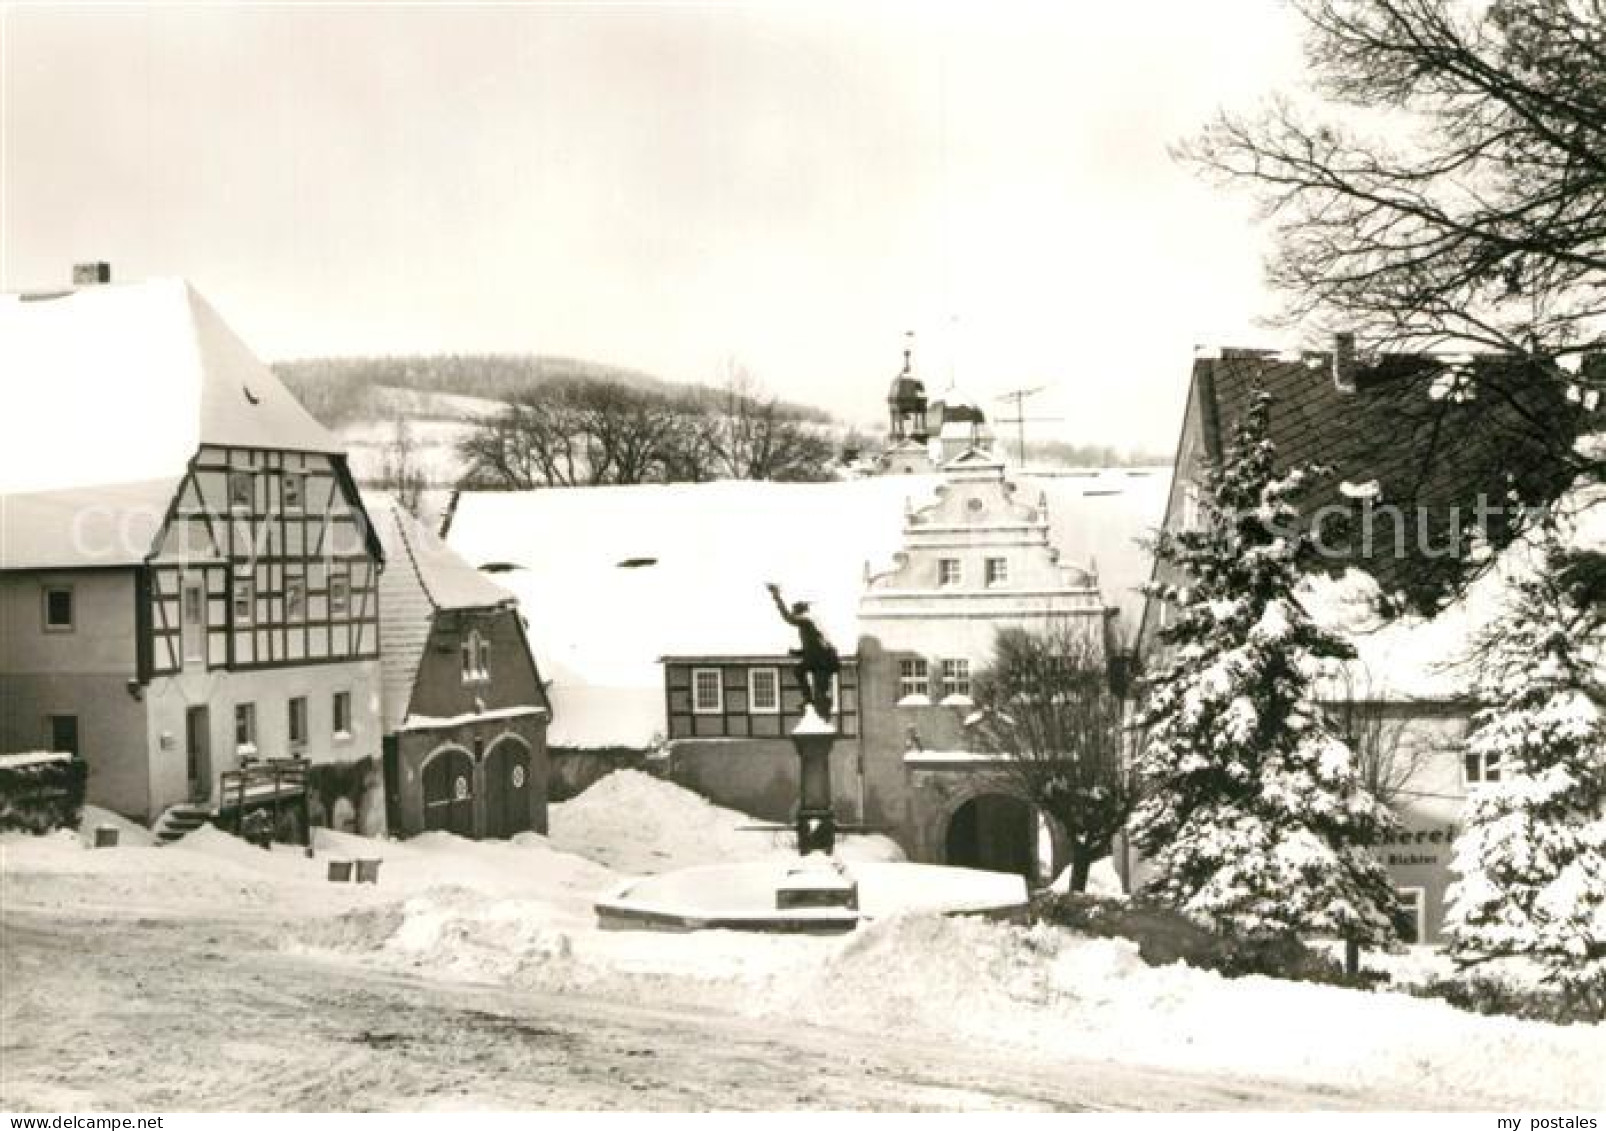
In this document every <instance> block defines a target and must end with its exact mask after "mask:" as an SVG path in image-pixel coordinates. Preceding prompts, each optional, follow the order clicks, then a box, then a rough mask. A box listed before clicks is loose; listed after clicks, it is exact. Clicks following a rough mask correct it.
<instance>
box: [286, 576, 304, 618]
mask: <svg viewBox="0 0 1606 1131" xmlns="http://www.w3.org/2000/svg"><path fill="white" fill-rule="evenodd" d="M284 615H285V617H286V618H287V619H289V620H300V619H301V618H302V617H304V616H306V615H307V579H306V578H304V577H287V578H285V579H284Z"/></svg>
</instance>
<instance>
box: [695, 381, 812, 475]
mask: <svg viewBox="0 0 1606 1131" xmlns="http://www.w3.org/2000/svg"><path fill="white" fill-rule="evenodd" d="M721 393H722V396H721V400H720V403H719V404H718V405H717V406H713V407H712V409H711V411H710V412H709V413H708V414H707V415H706V416H705V418H704V419H705V422H706V425H707V433H706V435H707V439H708V444H709V447H710V448H711V450H712V452H713V454H714V457H715V459H716V461H717V466H718V469H719V474H720V475H721V476H722V477H725V478H730V479H775V480H793V481H797V480H818V479H824V478H827V477H828V473H829V466H830V463H831V442H830V440H829V439H827V438H826V437H825V436H823V435H821V434H820V433H819V432H818V431H817V430H815V429H813V428H811V427H810V426H809V425H808V424H807V423H806V422H804V421H802V420H799V419H797V417H796V415H795V414H794V413H790V412H787V411H786V409H785V407H784V406H783V405H782V404H781V403H780V402H779V401H778V400H776V398H775V397H774V396H773V395H772V394H770V393H768V392H767V391H766V390H765V389H764V388H763V386H762V385H760V383H759V382H758V380H757V379H756V378H755V377H754V376H753V375H752V373H751V372H749V371H748V369H747V368H746V367H745V366H743V365H742V364H741V363H740V362H739V361H736V360H735V359H729V360H727V361H726V362H725V367H724V374H723V381H722V389H721Z"/></svg>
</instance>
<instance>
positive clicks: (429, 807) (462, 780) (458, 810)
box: [423, 747, 474, 837]
mask: <svg viewBox="0 0 1606 1131" xmlns="http://www.w3.org/2000/svg"><path fill="white" fill-rule="evenodd" d="M423 777H424V830H425V831H426V832H427V831H429V830H431V829H445V830H446V831H447V832H449V833H456V834H457V835H458V836H466V837H472V836H473V835H474V759H473V758H471V757H469V754H468V751H466V750H459V749H457V748H456V747H447V748H445V749H443V750H440V751H439V752H437V753H434V754H431V755H430V756H429V758H428V759H426V760H425V762H424V771H423Z"/></svg>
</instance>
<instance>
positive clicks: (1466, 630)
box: [1300, 484, 1606, 701]
mask: <svg viewBox="0 0 1606 1131" xmlns="http://www.w3.org/2000/svg"><path fill="white" fill-rule="evenodd" d="M1552 512H1553V515H1554V517H1555V518H1556V520H1557V522H1558V526H1559V529H1560V530H1561V531H1562V532H1563V533H1562V537H1563V538H1564V540H1565V542H1566V544H1568V545H1571V546H1573V547H1575V548H1577V549H1580V550H1593V551H1597V552H1606V488H1602V487H1600V486H1599V485H1598V484H1595V485H1589V486H1583V485H1580V486H1578V487H1575V488H1574V489H1573V490H1572V491H1569V492H1568V493H1567V494H1565V495H1563V496H1562V498H1561V499H1559V500H1557V502H1556V503H1555V504H1554V506H1553V507H1552ZM1535 538H1536V535H1535V534H1533V533H1532V532H1530V533H1529V534H1528V535H1527V536H1525V537H1523V538H1521V539H1519V540H1518V541H1516V542H1514V543H1513V544H1512V545H1510V546H1508V547H1506V548H1505V549H1504V550H1502V551H1501V552H1500V554H1499V556H1498V557H1497V558H1496V559H1495V560H1494V561H1493V562H1492V563H1491V564H1490V567H1489V569H1488V570H1487V571H1486V572H1484V573H1483V574H1481V575H1480V576H1478V577H1477V578H1476V579H1475V580H1474V581H1473V582H1472V584H1471V585H1469V586H1468V587H1467V590H1466V592H1465V593H1464V594H1463V595H1462V596H1461V597H1460V598H1459V599H1457V600H1456V601H1454V602H1452V603H1451V604H1450V605H1449V606H1448V607H1446V608H1445V609H1444V610H1443V611H1441V612H1439V613H1438V614H1437V615H1436V616H1433V617H1421V616H1404V617H1400V618H1397V619H1393V620H1385V619H1384V618H1383V617H1382V616H1380V615H1379V613H1378V608H1379V602H1380V598H1381V596H1382V591H1381V587H1380V586H1379V585H1378V583H1377V581H1376V579H1374V578H1373V577H1372V576H1371V575H1370V574H1368V573H1365V572H1363V571H1361V570H1359V569H1353V568H1352V569H1349V570H1347V571H1346V572H1345V573H1344V574H1343V575H1341V576H1339V577H1336V578H1335V577H1325V576H1315V577H1311V578H1308V579H1306V581H1304V582H1303V583H1302V588H1301V593H1300V600H1301V603H1302V604H1304V606H1305V607H1306V609H1307V610H1308V611H1309V612H1310V613H1311V615H1312V616H1313V617H1314V618H1315V619H1316V620H1317V621H1318V622H1320V623H1321V624H1323V625H1325V626H1326V627H1328V628H1332V629H1335V630H1337V631H1339V632H1341V633H1342V634H1343V635H1344V637H1345V639H1347V640H1348V641H1349V642H1350V643H1351V644H1353V645H1354V646H1355V650H1356V653H1357V656H1356V659H1355V660H1353V661H1351V662H1350V663H1349V664H1347V665H1345V667H1344V669H1343V670H1342V671H1341V672H1340V673H1339V674H1338V675H1336V676H1335V677H1334V678H1331V679H1327V680H1324V681H1322V683H1321V685H1320V687H1319V692H1320V693H1321V694H1323V695H1324V696H1329V697H1332V698H1346V697H1349V696H1351V695H1353V696H1355V697H1357V698H1370V699H1377V700H1385V701H1402V700H1403V701H1409V700H1426V701H1445V700H1462V699H1468V698H1471V697H1472V696H1473V694H1474V691H1475V679H1476V675H1477V668H1476V665H1475V663H1474V662H1473V661H1474V660H1475V655H1474V649H1475V646H1476V644H1477V642H1478V641H1479V640H1480V639H1481V638H1482V637H1483V636H1484V635H1485V634H1486V633H1488V632H1489V631H1491V630H1492V629H1494V628H1496V627H1497V626H1498V624H1499V623H1500V621H1501V619H1502V618H1503V616H1504V612H1505V603H1506V601H1507V600H1508V599H1509V598H1510V596H1511V593H1512V591H1513V586H1514V585H1515V583H1516V582H1517V581H1518V580H1520V579H1522V578H1524V577H1528V576H1532V575H1533V573H1534V570H1535V568H1536V566H1537V563H1538V560H1539V559H1538V551H1537V549H1536V544H1535ZM1601 662H1602V663H1603V664H1606V656H1602V657H1601Z"/></svg>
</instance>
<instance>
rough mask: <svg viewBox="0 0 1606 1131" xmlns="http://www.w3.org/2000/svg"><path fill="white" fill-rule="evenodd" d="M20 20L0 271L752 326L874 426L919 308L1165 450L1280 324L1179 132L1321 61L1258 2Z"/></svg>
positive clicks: (542, 336)
mask: <svg viewBox="0 0 1606 1131" xmlns="http://www.w3.org/2000/svg"><path fill="white" fill-rule="evenodd" d="M3 20H4V25H3V26H4V43H3V66H4V75H3V93H4V108H3V120H4V138H3V154H0V166H3V169H0V172H3V182H4V184H3V188H4V216H3V233H0V235H3V245H4V246H3V251H0V287H3V288H4V289H7V290H18V289H32V288H40V287H49V286H55V285H59V284H62V283H64V282H65V281H67V279H68V278H69V273H70V267H71V264H72V263H73V262H74V261H77V260H84V259H92V258H99V259H106V260H109V261H111V263H112V265H113V270H114V273H115V277H117V278H120V279H124V280H127V279H136V278H143V277H146V276H153V275H183V276H187V277H188V278H189V279H190V280H191V281H192V282H193V283H194V284H195V285H196V286H197V287H198V288H199V289H200V290H201V291H202V293H204V294H206V295H207V296H208V297H209V298H210V299H211V300H212V302H213V303H214V304H215V305H216V306H217V307H218V308H219V309H220V311H221V312H222V313H223V315H224V317H225V318H227V319H228V320H229V321H230V322H231V323H232V324H233V325H234V327H235V328H236V329H237V330H238V331H239V332H240V333H241V334H242V336H244V337H245V339H246V340H247V341H248V342H249V343H250V344H251V346H252V347H253V348H254V349H255V350H256V352H257V353H258V354H259V355H261V356H262V357H264V358H265V359H267V360H278V359H282V358H292V357H302V356H310V355H316V354H345V353H407V352H437V351H457V352H472V351H518V352H525V351H530V352H540V353H549V354H564V355H570V356H576V357H583V358H588V359H593V360H597V361H605V362H611V363H615V364H619V365H624V366H629V367H633V368H639V369H643V370H646V371H648V372H652V373H656V374H658V375H660V376H664V377H667V378H670V379H675V380H710V379H713V378H714V377H715V375H716V373H717V371H718V370H719V368H720V365H721V362H722V361H723V359H725V358H727V357H731V356H734V357H737V358H739V359H741V360H742V361H743V362H744V363H745V364H746V365H747V366H748V367H749V368H750V369H751V370H753V372H754V373H755V374H756V375H758V377H759V378H760V379H761V380H762V381H763V382H765V383H766V384H767V385H768V386H769V387H770V388H772V389H773V390H775V391H776V392H778V393H781V394H782V395H785V396H789V397H793V398H798V399H802V400H807V401H812V402H814V403H818V404H821V405H823V406H824V407H827V408H830V409H832V410H833V411H836V412H838V413H840V414H842V415H844V416H847V417H849V418H851V419H859V420H870V421H879V420H880V419H881V414H882V411H883V410H882V402H883V398H884V397H885V395H886V386H887V384H888V381H889V380H890V378H891V377H892V375H893V374H894V373H895V372H896V370H897V368H898V363H899V357H900V350H901V349H902V338H903V332H904V331H905V330H909V329H913V330H915V331H916V332H917V347H916V348H917V362H918V364H919V367H920V369H921V372H922V376H924V377H925V379H926V381H927V384H928V387H930V388H931V389H932V390H933V391H940V390H941V389H942V388H943V387H945V386H946V385H947V384H948V382H949V380H950V378H952V379H955V380H957V382H958V385H959V386H960V388H962V389H964V390H967V391H968V392H970V393H971V394H972V395H973V396H975V397H976V398H978V399H980V400H981V401H983V403H984V405H986V406H988V407H990V408H991V409H993V410H994V415H995V416H996V415H1006V414H1007V412H1008V410H1007V409H1006V408H1005V407H1004V406H1003V405H1002V404H1000V403H997V402H993V401H991V400H990V398H992V397H995V396H997V395H998V394H1000V393H1003V392H1006V391H1008V390H1010V389H1012V388H1018V387H1021V386H1036V385H1047V386H1050V392H1048V393H1045V394H1044V395H1043V396H1042V397H1040V398H1038V399H1037V401H1035V402H1033V403H1031V404H1030V405H1029V408H1030V409H1031V410H1032V412H1033V413H1034V414H1040V415H1058V416H1061V417H1063V418H1064V419H1063V420H1062V421H1060V422H1058V423H1053V424H1043V425H1039V426H1037V432H1038V434H1040V435H1047V434H1050V433H1052V434H1056V435H1059V436H1062V437H1064V438H1066V439H1072V440H1082V441H1095V442H1104V443H1115V444H1118V445H1121V446H1127V447H1131V446H1140V447H1143V448H1147V449H1150V450H1159V451H1169V450H1170V448H1171V446H1172V445H1173V444H1174V442H1175V438H1176V428H1177V424H1178V420H1179V416H1180V410H1181V404H1182V397H1183V392H1184V389H1185V387H1186V381H1187V375H1188V369H1189V365H1190V361H1191V356H1192V349H1193V346H1194V344H1195V343H1201V342H1209V343H1216V344H1222V343H1228V344H1257V343H1267V342H1270V338H1269V336H1268V334H1267V332H1266V331H1264V330H1260V329H1257V328H1256V327H1255V326H1254V319H1255V318H1256V316H1258V315H1261V314H1264V313H1266V312H1267V311H1268V310H1269V308H1270V299H1269V298H1268V296H1267V295H1266V294H1265V293H1264V292H1263V290H1262V288H1261V286H1260V283H1259V265H1260V258H1261V255H1262V251H1263V240H1262V238H1261V236H1260V235H1259V233H1258V232H1257V230H1256V229H1255V228H1254V227H1253V225H1252V224H1251V213H1250V208H1249V205H1248V202H1247V201H1246V200H1244V199H1242V198H1239V197H1235V196H1231V195H1227V194H1223V193H1221V192H1219V191H1217V190H1213V189H1211V188H1210V187H1209V186H1207V185H1204V184H1202V183H1200V182H1199V181H1198V180H1197V179H1196V178H1195V177H1194V175H1193V174H1192V173H1190V172H1189V171H1188V170H1186V169H1184V168H1180V167H1177V166H1176V165H1174V164H1173V163H1172V161H1171V160H1170V158H1169V157H1168V156H1167V153H1166V146H1167V145H1168V144H1169V143H1171V142H1174V141H1176V140H1177V139H1179V138H1181V137H1184V136H1187V135H1188V134H1190V133H1192V132H1193V131H1194V130H1195V129H1196V128H1197V127H1198V125H1199V124H1200V123H1201V122H1202V121H1204V119H1205V118H1207V117H1208V115H1209V114H1210V112H1211V111H1212V110H1213V109H1214V108H1215V107H1216V106H1217V105H1219V104H1222V103H1224V102H1225V103H1228V104H1232V105H1240V106H1241V105H1249V104H1252V103H1253V102H1254V101H1255V100H1256V99H1257V98H1259V97H1260V96H1262V95H1264V94H1267V93H1269V92H1270V91H1272V90H1273V89H1275V88H1278V87H1285V86H1288V85H1290V84H1292V83H1294V82H1297V81H1298V76H1299V71H1300V60H1299V54H1298V29H1297V25H1296V24H1295V21H1294V18H1293V16H1292V15H1291V14H1290V13H1288V12H1287V11H1286V10H1285V9H1284V8H1283V7H1282V6H1281V4H1279V3H1277V2H1275V0H1242V2H1232V0H1210V2H1209V3H1188V2H1186V0H1176V2H1171V3H1164V2H1159V0H1155V2H1152V3H1100V4H1092V3H1080V2H1077V3H1058V4H1053V5H1048V4H1045V5H1041V6H1037V5H1010V4H982V3H975V4H956V5H951V6H948V7H941V6H937V5H932V4H921V5H918V6H915V5H894V4H878V3H853V4H846V3H844V4H840V5H818V4H811V5H808V6H803V5H786V6H780V5H757V4H733V5H717V6H716V5H689V4H688V5H651V6H649V5H640V4H637V5H605V4H598V3H588V4H571V5H526V6H504V7H485V8H467V9H465V8H463V7H452V8H445V7H380V6H363V7H357V6H350V7H341V6H327V7H317V8H289V7H275V6H263V7H255V8H249V9H243V10H242V9H238V8H235V9H202V8H195V7H167V8H152V9H127V10H111V9H98V10H95V9H91V10H85V9H82V8H77V9H69V8H66V7H30V8H20V9H19V8H11V9H9V10H6V11H5V14H4V16H3ZM1272 344H1275V343H1272Z"/></svg>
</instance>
